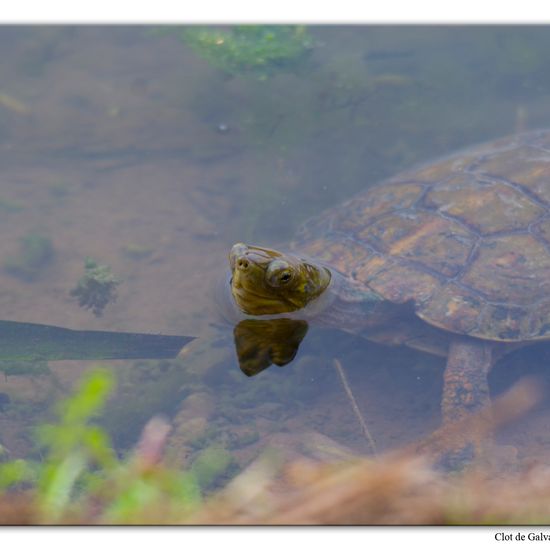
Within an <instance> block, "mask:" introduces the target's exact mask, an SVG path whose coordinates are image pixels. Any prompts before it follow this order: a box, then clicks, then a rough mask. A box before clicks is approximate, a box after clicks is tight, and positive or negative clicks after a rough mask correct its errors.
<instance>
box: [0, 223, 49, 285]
mask: <svg viewBox="0 0 550 550" xmlns="http://www.w3.org/2000/svg"><path fill="white" fill-rule="evenodd" d="M54 254H55V252H54V247H53V244H52V241H51V239H50V238H49V237H46V236H44V235H41V234H40V233H34V232H33V233H29V234H27V235H25V236H24V237H22V238H21V239H20V241H19V253H18V254H17V255H16V256H9V257H8V258H6V260H5V261H4V268H5V270H6V271H7V272H8V273H10V274H11V275H14V276H15V277H18V278H19V279H22V280H23V281H28V282H31V281H34V280H35V279H37V278H38V276H39V275H40V274H41V273H42V271H43V270H44V268H46V267H47V266H48V265H49V264H51V262H52V260H53V257H54Z"/></svg>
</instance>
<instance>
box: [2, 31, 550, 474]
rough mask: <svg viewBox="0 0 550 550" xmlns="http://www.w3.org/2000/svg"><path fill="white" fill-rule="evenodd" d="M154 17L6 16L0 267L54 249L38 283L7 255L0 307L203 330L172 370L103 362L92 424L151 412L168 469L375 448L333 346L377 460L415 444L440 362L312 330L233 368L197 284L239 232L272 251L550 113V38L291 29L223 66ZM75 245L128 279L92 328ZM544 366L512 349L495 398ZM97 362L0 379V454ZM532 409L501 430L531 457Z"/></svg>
mask: <svg viewBox="0 0 550 550" xmlns="http://www.w3.org/2000/svg"><path fill="white" fill-rule="evenodd" d="M164 30H166V29H159V28H156V27H139V26H138V27H70V26H63V27H48V26H46V27H3V28H0V43H1V44H2V50H3V52H4V55H3V56H2V58H1V59H0V72H1V74H2V82H3V84H2V89H1V90H0V158H1V161H2V167H3V170H2V178H1V180H0V229H1V231H2V237H3V238H2V240H1V241H0V257H1V258H3V259H8V258H17V257H18V255H20V254H21V243H22V242H23V241H22V239H23V240H24V239H25V238H28V236H29V235H41V236H43V237H46V238H47V239H49V242H50V243H51V245H52V247H53V254H52V256H51V261H48V262H44V265H41V266H40V268H39V269H38V270H37V272H36V273H35V274H34V275H33V276H31V277H25V276H21V273H17V271H15V272H14V271H13V269H12V270H10V269H9V265H8V266H6V265H4V266H2V270H1V273H0V282H1V284H0V306H1V311H2V319H6V320H12V321H21V322H32V323H43V324H51V325H59V326H64V327H70V328H72V329H79V330H103V331H128V332H144V333H154V334H157V333H162V334H168V335H181V334H182V335H192V336H197V337H198V339H197V341H196V342H194V343H193V345H192V346H190V347H189V350H188V352H187V353H185V354H183V355H182V356H181V357H180V358H178V359H176V360H168V359H162V360H129V361H113V362H107V363H106V364H108V365H109V368H112V369H113V371H115V372H116V373H117V378H118V389H117V393H116V395H115V396H114V397H113V399H112V400H111V401H110V403H109V405H108V408H107V410H106V411H105V414H104V415H103V418H102V423H103V424H104V426H105V427H106V429H107V430H108V431H109V432H110V433H111V435H112V436H113V438H114V441H115V443H116V445H117V448H118V449H119V450H120V452H124V451H125V450H127V449H128V448H130V447H131V446H132V445H133V444H135V442H136V440H137V438H138V436H139V433H140V431H141V429H142V428H143V426H144V424H145V423H146V422H147V420H148V419H150V418H151V417H152V416H154V415H157V414H163V415H166V416H167V417H169V418H171V419H172V420H173V424H174V432H173V436H172V439H171V441H170V445H169V447H170V452H171V453H172V456H173V457H175V459H176V460H178V461H180V463H181V464H189V463H190V462H192V461H193V458H194V457H195V456H196V455H197V453H199V452H201V450H204V449H205V448H207V447H209V446H212V445H217V446H219V447H222V448H225V449H226V450H227V451H228V452H230V453H232V454H233V456H234V458H235V468H237V469H238V468H240V467H242V466H243V465H246V464H247V463H248V462H250V461H251V460H253V459H254V458H255V457H256V456H257V455H258V453H260V452H261V451H262V449H265V448H266V447H267V446H269V445H271V446H276V447H280V448H284V449H286V450H287V451H288V452H291V453H292V452H294V453H295V454H298V455H300V454H302V455H303V454H305V455H309V456H314V457H315V456H319V457H324V458H326V457H327V456H330V455H332V456H344V455H346V453H358V454H367V453H371V452H372V448H371V446H370V445H369V443H368V441H367V440H366V439H365V437H364V434H363V432H362V429H361V426H360V424H359V422H358V420H357V418H356V416H355V414H354V411H353V408H352V406H351V403H350V401H349V397H348V395H347V394H346V392H345V391H344V388H343V386H342V381H341V379H340V377H339V376H338V373H337V372H336V370H335V368H334V363H333V359H334V358H335V357H336V358H338V359H339V360H340V362H341V364H342V365H343V367H344V369H345V371H346V374H347V378H348V382H349V385H350V387H351V389H352V391H353V394H354V396H355V399H356V401H357V403H358V404H359V407H360V408H361V411H362V414H363V415H364V417H365V420H366V421H367V423H368V426H369V430H370V432H371V434H372V437H373V438H374V440H375V441H376V445H377V448H378V450H379V451H383V450H388V449H395V448H399V447H401V446H403V445H404V444H406V443H409V442H412V441H414V440H416V439H418V438H420V437H422V436H425V435H427V434H429V433H430V432H431V431H432V430H433V429H435V428H436V427H437V426H438V425H439V422H440V413H439V403H440V398H441V389H442V373H443V366H444V362H443V360H442V359H440V358H437V357H430V356H427V355H424V354H421V353H418V352H412V351H410V350H403V349H398V348H385V347H382V346H379V345H376V344H372V343H369V342H366V341H363V340H361V339H359V338H356V337H352V336H350V335H347V334H344V333H341V332H339V331H336V330H333V331H328V330H321V329H317V328H311V329H310V331H309V333H308V335H307V337H306V338H305V340H304V342H303V344H302V346H301V347H300V350H299V353H298V355H297V357H296V359H295V361H294V362H292V363H291V364H289V365H287V366H285V367H280V368H279V367H271V368H269V369H267V370H265V371H263V372H261V373H260V374H258V375H257V376H255V377H246V376H245V375H243V374H242V372H241V371H240V369H239V367H238V364H237V360H236V356H235V351H234V348H233V338H232V327H228V326H225V327H224V326H222V325H220V316H219V313H218V310H217V305H216V303H215V300H214V290H213V289H214V288H215V285H216V283H217V281H218V280H219V278H220V277H221V276H222V274H223V272H224V270H226V269H227V254H228V251H229V249H230V247H231V245H232V244H233V243H234V242H239V241H244V242H250V243H257V244H263V245H266V246H277V245H280V244H281V243H283V244H284V243H285V242H287V241H288V240H289V239H290V238H291V237H292V235H293V234H294V232H295V231H296V229H297V228H298V226H299V225H300V224H301V223H302V222H304V221H305V220H307V219H308V218H309V217H311V216H314V215H315V214H318V213H319V212H321V211H322V210H323V209H325V208H327V207H330V206H331V205H334V204H336V203H338V202H340V201H342V200H344V199H346V198H348V197H350V196H352V195H353V194H354V193H356V192H359V191H361V190H363V189H365V188H366V187H367V186H369V185H372V184H374V183H376V182H378V181H379V180H381V179H383V178H384V177H386V176H389V175H392V174H395V173H397V172H398V171H399V170H401V169H404V168H406V167H410V166H412V165H414V164H415V163H419V162H424V161H428V160H431V159H435V158H437V157H438V156H441V155H445V154H447V153H449V152H452V151H455V150H457V149H459V148H461V147H464V146H467V145H472V144H475V143H477V142H481V141H484V140H487V139H491V138H494V137H500V136H503V135H507V134H512V133H515V132H519V131H523V130H528V129H532V128H539V127H545V126H549V125H550V94H549V93H548V92H549V91H550V66H549V65H550V61H549V60H548V56H547V52H548V49H549V46H550V32H549V30H548V29H547V28H546V27H529V28H522V27H483V26H476V27H460V26H458V27H444V26H434V27H415V26H410V27H399V26H376V27H373V26H356V27H339V26H334V27H308V28H307V33H308V35H309V37H310V41H311V43H310V45H309V46H308V51H307V52H306V55H305V56H304V57H303V59H301V60H300V62H299V63H294V64H292V66H289V67H285V66H282V67H274V68H273V70H270V71H269V74H267V75H265V74H261V75H258V74H254V73H246V72H244V71H243V72H242V73H239V72H238V71H237V72H233V73H232V74H228V73H227V72H226V71H224V70H222V69H221V68H220V67H219V66H215V65H214V64H212V63H211V62H209V61H208V60H207V59H204V58H202V57H201V56H200V55H199V53H197V51H195V50H193V49H192V48H191V47H190V46H189V44H188V43H185V42H182V41H181V40H180V38H179V36H180V34H181V29H179V30H178V29H176V31H175V32H159V31H164ZM86 257H92V258H94V259H96V260H97V261H98V262H100V263H102V264H106V265H108V266H110V268H111V269H112V271H113V273H114V274H115V275H116V276H117V277H118V278H120V279H121V280H122V283H121V284H120V285H119V287H118V299H117V301H116V302H114V303H112V304H109V305H108V306H107V307H106V308H105V310H104V313H103V315H102V316H100V317H95V316H94V315H93V314H92V313H91V312H90V311H89V310H85V309H82V308H79V306H78V303H77V301H76V300H75V299H74V297H72V296H71V294H70V291H71V289H72V288H73V287H74V286H75V284H76V282H77V281H78V279H79V278H80V277H81V276H82V274H83V265H84V260H85V258H86ZM547 357H548V356H547V354H546V351H545V350H544V349H543V348H540V347H537V348H536V349H535V348H534V349H532V350H523V351H521V352H518V353H516V354H514V355H513V356H510V357H509V358H507V359H506V360H505V361H504V362H503V363H502V364H501V365H499V366H497V367H496V368H495V369H494V371H493V373H492V375H491V380H490V382H491V390H492V392H493V394H494V395H498V394H500V393H501V392H503V391H504V390H505V389H506V388H508V387H509V386H511V385H512V384H513V383H514V382H517V381H518V380H519V379H520V378H521V376H523V375H524V374H525V373H529V374H537V375H539V376H540V377H541V380H542V381H543V382H544V380H545V379H546V378H547V377H548V375H547V374H546V371H547V369H546V364H547ZM93 366H94V363H93V362H90V361H59V362H50V363H49V364H48V369H46V370H45V371H41V372H40V373H39V374H34V375H31V374H28V373H24V372H22V371H21V372H20V373H19V374H17V373H16V374H10V376H8V377H7V378H6V379H0V443H1V444H2V445H3V446H4V447H6V448H7V449H9V451H10V452H11V455H12V456H14V457H18V456H32V453H33V452H34V451H33V449H34V447H33V440H32V436H31V427H32V426H34V425H35V424H36V423H37V422H39V421H41V420H43V418H44V417H45V416H46V417H47V416H48V415H49V414H51V411H52V408H53V405H54V403H55V402H56V401H58V400H59V399H61V398H62V397H63V396H64V395H67V393H68V392H70V390H71V388H72V387H73V385H74V383H75V382H76V381H77V380H78V379H79V377H80V376H81V375H82V374H83V373H84V372H86V371H88V370H89V369H91V368H93ZM11 372H14V370H13V369H12V371H10V373H11ZM549 413H550V411H549V410H548V407H547V406H546V404H545V402H542V403H541V404H540V405H539V406H538V408H537V409H536V410H535V411H533V412H532V413H531V414H530V416H529V417H528V418H525V419H523V420H521V421H518V423H516V424H515V425H513V426H510V427H508V428H507V429H506V430H503V431H502V433H501V434H500V435H499V437H500V438H501V440H502V442H504V443H506V444H508V445H513V446H515V447H517V449H518V452H519V456H520V457H521V458H526V459H527V458H529V459H532V458H533V457H534V458H537V459H538V460H542V461H548V458H549V455H548V445H549V444H550V439H549V438H548V437H547V435H546V433H547V430H546V428H545V427H546V425H547V423H548V422H549V421H550V416H549ZM304 442H310V443H308V444H307V445H305V444H304ZM339 453H340V455H339Z"/></svg>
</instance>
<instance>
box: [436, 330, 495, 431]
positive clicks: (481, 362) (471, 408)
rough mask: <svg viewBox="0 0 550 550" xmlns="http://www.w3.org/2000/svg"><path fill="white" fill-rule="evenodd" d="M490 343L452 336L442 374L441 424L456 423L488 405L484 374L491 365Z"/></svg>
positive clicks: (485, 375)
mask: <svg viewBox="0 0 550 550" xmlns="http://www.w3.org/2000/svg"><path fill="white" fill-rule="evenodd" d="M492 348H493V346H492V344H491V343H490V342H485V341H483V340H474V339H473V338H460V337H457V338H454V339H453V340H451V342H450V345H449V355H448V358H447V367H446V368H445V374H444V376H443V380H444V384H443V399H442V402H441V409H442V413H443V423H444V424H447V423H449V422H458V421H459V420H462V419H464V418H465V417H466V416H467V415H469V414H471V413H476V412H479V411H480V410H481V409H483V408H487V406H488V405H489V404H490V397H489V384H488V382H487V376H488V374H489V371H490V370H491V367H492V366H493V359H492V355H493V354H492V351H493V349H492Z"/></svg>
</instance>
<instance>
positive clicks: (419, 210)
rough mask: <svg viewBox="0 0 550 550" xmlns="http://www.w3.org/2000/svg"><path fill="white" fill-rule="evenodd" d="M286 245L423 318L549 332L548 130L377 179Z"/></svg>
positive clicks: (498, 335) (545, 335)
mask: <svg viewBox="0 0 550 550" xmlns="http://www.w3.org/2000/svg"><path fill="white" fill-rule="evenodd" d="M293 248H295V249H299V250H300V251H302V252H303V253H304V254H308V255H310V256H312V257H317V258H320V259H322V260H324V261H325V262H327V263H328V264H330V265H332V266H333V267H334V268H335V269H337V270H338V271H340V272H341V273H343V274H344V275H346V276H349V277H352V278H354V279H355V280H357V281H359V282H360V283H362V284H365V285H368V287H370V288H372V289H373V290H374V291H376V292H377V293H379V294H381V295H382V296H384V297H385V298H386V299H388V300H391V301H392V302H395V303H404V302H408V301H411V300H412V301H414V303H415V305H416V312H417V314H418V316H419V317H421V318H422V319H424V320H425V321H426V322H428V323H430V324H432V325H435V326H438V327H440V328H444V329H446V330H449V331H452V332H457V333H462V334H469V335H471V336H475V337H478V338H485V339H490V340H501V341H522V340H540V339H549V338H550V130H549V131H537V132H531V133H528V134H523V135H519V136H515V137H512V138H508V139H502V140H499V141H495V142H492V143H489V144H486V145H481V146H479V147H476V148H473V149H470V150H467V151H464V152H462V153H460V154H458V155H455V156H452V157H448V158H446V159H443V160H442V161H440V162H436V163H435V164H431V165H426V166H423V167H420V168H419V169H416V170H411V171H408V172H405V173H403V174H400V175H399V176H397V177H394V178H392V179H390V180H387V181H385V182H383V183H381V184H379V185H376V186H375V187H371V188H370V189H368V190H367V191H365V192H363V193H361V194H359V195H357V196H355V197H354V198H352V199H351V200H348V201H346V202H344V203H343V204H342V205H340V206H339V207H337V208H333V209H331V210H329V211H327V212H325V213H324V214H322V215H321V216H320V217H318V218H315V219H313V220H310V222H307V223H306V224H305V225H304V226H303V228H302V229H301V231H300V233H299V235H298V239H297V240H296V241H295V242H294V243H293Z"/></svg>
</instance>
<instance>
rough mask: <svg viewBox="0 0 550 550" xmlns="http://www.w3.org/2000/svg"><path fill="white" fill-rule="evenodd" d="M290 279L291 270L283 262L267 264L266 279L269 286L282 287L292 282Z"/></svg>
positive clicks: (277, 261)
mask: <svg viewBox="0 0 550 550" xmlns="http://www.w3.org/2000/svg"><path fill="white" fill-rule="evenodd" d="M292 278H293V273H292V268H291V267H290V265H289V264H288V263H287V262H285V261H284V260H273V261H272V262H271V263H270V264H269V266H268V268H267V271H266V279H267V282H268V284H269V285H270V286H273V287H279V286H284V285H286V284H288V283H289V282H290V281H292Z"/></svg>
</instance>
